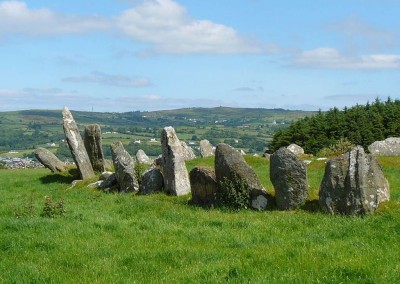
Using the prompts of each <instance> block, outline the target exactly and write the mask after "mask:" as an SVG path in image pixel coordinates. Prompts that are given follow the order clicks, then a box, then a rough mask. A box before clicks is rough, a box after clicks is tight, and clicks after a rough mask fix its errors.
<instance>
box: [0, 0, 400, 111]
mask: <svg viewBox="0 0 400 284" xmlns="http://www.w3.org/2000/svg"><path fill="white" fill-rule="evenodd" d="M399 15H400V0H379V1H378V0H368V1H367V0H362V1H361V0H335V1H330V0H313V1H311V0H303V1H295V0H281V1H269V0H218V1H215V0H214V1H211V0H203V1H199V0H114V1H106V0H98V1H85V0H80V1H75V0H69V1H54V0H47V1H41V0H35V1H0V61H1V65H0V111H8V110H20V109H61V108H62V107H64V106H68V107H69V108H70V109H74V110H86V111H90V110H92V109H93V110H94V111H109V112H114V111H117V112H122V111H136V110H141V111H142V110H160V109H175V108H182V107H215V106H232V107H261V108H285V109H303V110H317V109H319V108H321V109H328V108H330V107H333V106H337V107H339V108H342V107H344V106H351V105H355V104H356V103H359V104H363V103H366V102H367V101H373V100H374V99H375V98H377V97H379V98H381V99H383V100H385V99H386V98H387V97H388V96H390V97H391V98H393V99H395V98H400V80H399V75H400V17H399Z"/></svg>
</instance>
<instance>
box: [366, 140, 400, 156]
mask: <svg viewBox="0 0 400 284" xmlns="http://www.w3.org/2000/svg"><path fill="white" fill-rule="evenodd" d="M368 150H369V152H370V153H371V154H372V155H374V156H400V138H398V137H390V138H387V139H385V140H384V141H375V142H374V143H372V144H371V145H369V146H368Z"/></svg>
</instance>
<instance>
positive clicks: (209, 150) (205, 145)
mask: <svg viewBox="0 0 400 284" xmlns="http://www.w3.org/2000/svg"><path fill="white" fill-rule="evenodd" d="M200 154H201V156H202V157H203V158H205V157H209V156H214V149H213V146H212V145H211V143H210V141H208V140H206V139H204V140H201V141H200Z"/></svg>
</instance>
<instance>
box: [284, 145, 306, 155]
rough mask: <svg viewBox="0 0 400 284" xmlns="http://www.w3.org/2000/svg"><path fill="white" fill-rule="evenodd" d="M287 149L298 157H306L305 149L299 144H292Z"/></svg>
mask: <svg viewBox="0 0 400 284" xmlns="http://www.w3.org/2000/svg"><path fill="white" fill-rule="evenodd" d="M287 149H288V150H290V152H292V153H293V154H295V155H296V156H301V155H304V149H303V148H301V147H300V146H299V145H297V144H290V145H289V146H287Z"/></svg>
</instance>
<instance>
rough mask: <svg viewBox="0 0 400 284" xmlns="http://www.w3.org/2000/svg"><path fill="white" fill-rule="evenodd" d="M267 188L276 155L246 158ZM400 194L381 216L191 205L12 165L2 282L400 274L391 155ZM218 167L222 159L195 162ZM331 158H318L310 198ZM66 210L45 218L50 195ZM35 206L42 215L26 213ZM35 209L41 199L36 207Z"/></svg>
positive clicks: (1, 189) (350, 278)
mask: <svg viewBox="0 0 400 284" xmlns="http://www.w3.org/2000/svg"><path fill="white" fill-rule="evenodd" d="M246 159H247V161H248V162H249V164H250V165H251V166H252V167H253V168H254V169H255V171H256V173H257V174H258V175H259V177H260V179H261V181H262V183H263V185H264V186H265V187H266V189H267V190H268V191H269V192H271V193H273V189H272V185H271V184H270V182H269V178H268V167H269V164H268V161H267V160H264V159H261V158H254V157H246ZM380 162H381V163H382V165H383V168H384V171H385V174H386V175H387V178H388V180H389V182H390V184H391V188H392V200H391V201H390V202H387V203H385V204H382V206H381V207H380V208H379V210H378V212H377V213H376V214H375V215H373V216H367V217H364V218H357V217H341V216H330V215H326V214H322V213H320V212H314V211H313V212H311V211H309V210H307V208H305V209H304V210H298V211H290V212H282V211H275V210H272V211H264V212H256V211H252V210H244V211H241V212H240V213H232V212H225V211H219V210H215V209H209V210H205V209H201V208H198V207H195V206H191V205H189V202H188V201H189V199H190V196H183V197H172V196H166V195H164V194H156V195H152V196H134V195H132V194H125V195H121V194H105V193H103V192H100V191H98V190H94V189H88V188H86V187H85V186H84V185H78V186H77V187H75V188H72V189H68V188H69V187H70V182H71V181H72V180H73V179H74V177H73V172H72V173H67V174H65V175H61V174H51V173H50V172H49V171H48V170H45V169H39V170H18V171H11V170H1V171H0V236H1V237H0V255H1V257H0V282H1V283H35V282H37V283H43V282H45V283H47V282H50V283H51V282H53V283H60V282H61V283H96V282H97V283H135V282H136V283H177V282H178V283H225V282H228V283H248V282H251V283H398V282H399V281H400V255H399V253H398V248H399V246H400V206H399V205H400V204H399V181H398V176H399V168H400V162H399V161H398V159H396V158H382V159H380ZM200 164H201V165H209V166H212V165H213V160H212V159H211V158H210V159H198V160H195V161H192V162H190V163H188V168H189V169H190V168H192V167H194V166H196V165H200ZM323 168H324V162H316V161H314V162H312V163H311V164H310V166H309V167H308V175H309V183H310V192H311V194H310V201H313V200H315V199H316V198H317V193H318V187H319V183H320V181H321V179H322V175H323ZM46 196H50V197H51V198H52V200H59V199H63V200H64V206H65V209H66V215H65V216H64V217H62V216H60V217H58V218H45V217H41V216H40V215H41V214H40V213H41V212H42V210H43V207H44V204H45V197H46ZM26 203H28V205H31V204H32V206H33V207H34V213H33V214H31V215H27V216H16V215H15V209H16V208H18V207H21V206H24V205H26ZM28 207H29V206H28Z"/></svg>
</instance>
